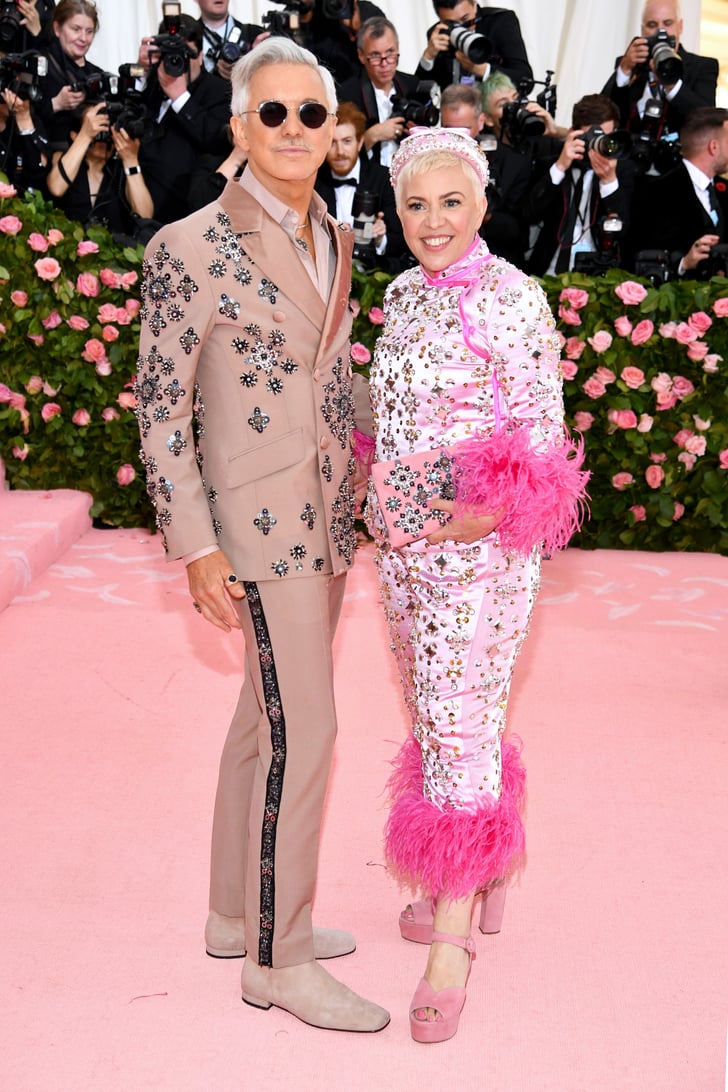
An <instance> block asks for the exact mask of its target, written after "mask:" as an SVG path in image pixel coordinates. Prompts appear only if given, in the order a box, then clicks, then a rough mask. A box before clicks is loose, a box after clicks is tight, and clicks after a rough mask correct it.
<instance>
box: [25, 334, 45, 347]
mask: <svg viewBox="0 0 728 1092" xmlns="http://www.w3.org/2000/svg"><path fill="white" fill-rule="evenodd" d="M28 341H32V342H33V344H34V345H42V344H43V342H44V341H45V338H44V337H43V334H28Z"/></svg>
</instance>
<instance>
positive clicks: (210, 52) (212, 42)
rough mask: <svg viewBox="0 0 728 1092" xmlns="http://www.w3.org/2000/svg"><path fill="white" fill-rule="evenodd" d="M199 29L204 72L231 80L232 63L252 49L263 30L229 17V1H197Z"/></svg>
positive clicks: (252, 24)
mask: <svg viewBox="0 0 728 1092" xmlns="http://www.w3.org/2000/svg"><path fill="white" fill-rule="evenodd" d="M197 6H198V7H199V9H200V20H199V21H200V27H201V29H202V38H203V45H202V63H203V64H204V66H205V70H206V71H207V72H214V73H215V74H216V75H218V76H220V77H221V78H222V79H223V80H228V82H229V80H230V73H231V72H232V67H233V65H234V63H235V61H237V60H238V58H239V57H242V56H243V54H244V53H248V52H249V51H250V50H251V49H252V48H253V42H254V41H255V39H256V38H257V37H258V35H259V34H262V33H263V27H259V26H256V25H255V24H254V23H240V22H238V20H237V19H234V18H233V16H232V15H231V14H230V2H229V0H197Z"/></svg>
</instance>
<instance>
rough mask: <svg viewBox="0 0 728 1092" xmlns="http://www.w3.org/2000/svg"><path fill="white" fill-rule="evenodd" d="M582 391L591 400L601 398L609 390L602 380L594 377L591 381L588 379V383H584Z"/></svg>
mask: <svg viewBox="0 0 728 1092" xmlns="http://www.w3.org/2000/svg"><path fill="white" fill-rule="evenodd" d="M581 389H582V390H583V391H584V394H587V395H588V396H589V397H590V398H601V396H602V395H603V394H604V392H605V391H606V389H607V388H606V387H605V386H604V384H603V383H602V382H601V380H599V379H597V378H596V376H592V377H591V379H587V381H586V383H582V386H581Z"/></svg>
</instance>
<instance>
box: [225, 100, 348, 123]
mask: <svg viewBox="0 0 728 1092" xmlns="http://www.w3.org/2000/svg"><path fill="white" fill-rule="evenodd" d="M241 112H242V113H243V114H257V115H258V117H259V118H260V120H261V121H262V122H263V124H264V125H267V126H268V128H269V129H277V128H278V126H279V125H282V124H283V122H284V121H285V120H286V118H287V117H288V107H287V106H286V104H285V103H284V102H277V101H276V100H275V99H269V100H268V101H267V102H261V104H260V106H258V107H257V109H255V110H243V111H241ZM296 112H297V114H298V117H299V119H300V121H301V124H302V125H305V126H306V128H307V129H320V128H321V126H322V125H323V123H324V122H325V121H326V118H328V117H334V116H335V115H334V114H332V113H331V112H330V111H329V110H327V109H326V107H325V106H324V105H323V103H321V102H302V103H301V105H300V106H299V107H297V109H296Z"/></svg>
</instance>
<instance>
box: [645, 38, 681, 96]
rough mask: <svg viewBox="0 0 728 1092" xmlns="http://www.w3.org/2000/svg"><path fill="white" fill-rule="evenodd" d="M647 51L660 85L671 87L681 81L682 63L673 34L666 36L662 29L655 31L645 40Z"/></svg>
mask: <svg viewBox="0 0 728 1092" xmlns="http://www.w3.org/2000/svg"><path fill="white" fill-rule="evenodd" d="M645 41H646V42H647V48H648V50H649V60H651V61H652V62H653V67H654V70H655V75H656V76H657V78H658V80H659V81H660V83H664V84H667V85H668V86H671V85H672V84H674V83H677V81H678V80H680V79H682V74H683V62H682V57H681V56H680V54H679V53H678V52H677V49H676V45H677V39H676V38H675V35H674V34H668V33H667V31H666V30H665V29H664V27H661V28H660V30H658V31H656V32H655V33H654V34H652V35H651V36H650V37H649V38H645Z"/></svg>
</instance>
